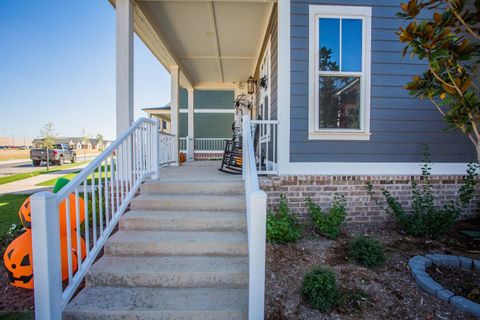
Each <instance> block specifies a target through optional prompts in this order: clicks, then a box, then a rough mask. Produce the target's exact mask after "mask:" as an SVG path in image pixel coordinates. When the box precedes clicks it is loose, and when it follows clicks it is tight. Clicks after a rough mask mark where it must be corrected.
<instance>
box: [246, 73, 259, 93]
mask: <svg viewBox="0 0 480 320" xmlns="http://www.w3.org/2000/svg"><path fill="white" fill-rule="evenodd" d="M256 84H257V80H255V79H254V78H253V77H251V76H250V78H248V80H247V93H248V94H254V93H255V86H256Z"/></svg>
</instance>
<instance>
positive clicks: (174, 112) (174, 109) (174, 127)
mask: <svg viewBox="0 0 480 320" xmlns="http://www.w3.org/2000/svg"><path fill="white" fill-rule="evenodd" d="M170 77H171V80H172V84H171V90H172V91H171V102H170V118H171V120H170V125H171V127H170V133H171V134H173V135H175V137H176V138H175V139H174V140H173V147H172V151H173V155H174V158H175V159H176V160H177V161H176V164H178V142H179V138H180V137H179V136H178V134H179V125H178V100H179V97H178V78H179V77H178V66H172V67H170Z"/></svg>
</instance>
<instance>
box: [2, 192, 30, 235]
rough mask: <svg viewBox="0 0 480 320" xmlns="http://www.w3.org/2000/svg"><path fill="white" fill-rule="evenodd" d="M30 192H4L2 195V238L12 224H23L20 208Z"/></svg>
mask: <svg viewBox="0 0 480 320" xmlns="http://www.w3.org/2000/svg"><path fill="white" fill-rule="evenodd" d="M29 196H30V195H29V194H4V195H2V196H0V238H3V237H4V236H5V235H6V233H7V231H8V229H9V228H10V227H11V226H12V224H17V225H19V224H21V222H20V219H19V218H18V209H19V208H20V206H21V205H22V203H23V201H25V199H27V198H28V197H29Z"/></svg>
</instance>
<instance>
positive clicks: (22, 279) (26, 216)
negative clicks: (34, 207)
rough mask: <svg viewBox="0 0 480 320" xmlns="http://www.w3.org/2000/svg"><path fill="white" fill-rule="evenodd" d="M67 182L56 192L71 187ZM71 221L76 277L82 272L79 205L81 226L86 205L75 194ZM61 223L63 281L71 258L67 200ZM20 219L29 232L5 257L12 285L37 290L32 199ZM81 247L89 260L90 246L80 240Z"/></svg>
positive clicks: (6, 252) (64, 203) (10, 247)
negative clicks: (78, 239)
mask: <svg viewBox="0 0 480 320" xmlns="http://www.w3.org/2000/svg"><path fill="white" fill-rule="evenodd" d="M64 180H65V181H60V180H59V181H58V182H57V184H56V185H55V189H54V191H55V192H57V191H59V190H60V189H61V187H63V186H64V185H65V184H67V183H68V180H67V179H64ZM69 201H70V204H69V217H70V225H69V226H68V228H69V229H70V231H71V232H70V237H71V238H70V239H71V241H70V243H71V250H72V255H71V257H72V260H71V264H72V273H75V272H76V271H77V269H78V263H79V261H78V250H77V249H78V243H77V233H76V228H77V201H78V209H79V212H78V213H79V217H80V221H79V224H81V223H83V222H84V220H85V204H84V201H83V199H82V198H81V197H78V199H76V197H75V194H74V193H72V194H70V195H69ZM59 214H60V217H59V220H60V251H61V252H60V254H61V263H62V280H64V281H65V280H67V279H68V255H67V215H66V200H64V201H62V203H60V205H59ZM18 216H19V218H20V221H21V222H22V225H23V226H24V227H25V228H26V229H27V230H26V231H25V232H24V233H22V234H21V235H20V236H19V237H17V238H16V239H15V240H13V241H12V242H11V243H10V245H9V246H8V247H7V249H6V250H5V254H4V255H3V262H4V265H5V271H6V272H7V276H8V279H9V281H10V284H11V285H13V286H16V287H22V288H26V289H33V287H34V284H33V282H34V281H33V261H32V257H33V256H32V231H31V227H32V219H31V206H30V198H27V199H26V200H25V201H24V202H23V204H22V205H21V206H20V209H19V210H18ZM80 247H81V251H82V260H83V259H85V256H86V245H85V240H84V239H83V237H80Z"/></svg>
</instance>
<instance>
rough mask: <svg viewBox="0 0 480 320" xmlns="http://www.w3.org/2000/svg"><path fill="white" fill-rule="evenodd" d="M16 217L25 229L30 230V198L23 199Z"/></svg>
mask: <svg viewBox="0 0 480 320" xmlns="http://www.w3.org/2000/svg"><path fill="white" fill-rule="evenodd" d="M18 217H19V218H20V221H21V222H22V225H23V226H24V227H25V228H27V229H30V228H31V227H32V216H31V215H30V197H28V198H27V199H25V201H24V202H23V203H22V205H21V206H20V209H19V210H18Z"/></svg>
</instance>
